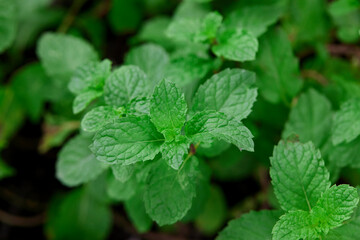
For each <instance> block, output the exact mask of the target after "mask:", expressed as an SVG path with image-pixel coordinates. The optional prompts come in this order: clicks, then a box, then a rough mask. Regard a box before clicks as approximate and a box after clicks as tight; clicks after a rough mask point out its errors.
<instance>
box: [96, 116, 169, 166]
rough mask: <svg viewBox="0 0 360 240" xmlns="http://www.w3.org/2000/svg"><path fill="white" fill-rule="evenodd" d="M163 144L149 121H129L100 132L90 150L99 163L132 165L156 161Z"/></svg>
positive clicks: (127, 119) (127, 118) (117, 123)
mask: <svg viewBox="0 0 360 240" xmlns="http://www.w3.org/2000/svg"><path fill="white" fill-rule="evenodd" d="M163 141H164V138H163V136H162V135H161V134H160V133H159V132H157V130H156V128H155V126H154V125H153V124H152V122H151V121H150V119H149V117H147V116H142V117H126V118H120V119H117V120H116V121H114V122H112V123H109V124H107V125H106V128H103V129H102V130H100V131H99V132H97V134H96V135H95V137H94V142H93V144H92V145H91V150H92V151H93V153H94V154H95V155H96V158H97V159H98V160H100V161H103V162H107V163H112V164H123V165H129V164H133V163H135V162H139V161H146V160H152V159H154V157H155V156H156V154H157V153H158V152H159V151H160V146H161V144H162V143H163Z"/></svg>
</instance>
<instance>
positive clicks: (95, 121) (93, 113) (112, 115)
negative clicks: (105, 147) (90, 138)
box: [81, 106, 121, 132]
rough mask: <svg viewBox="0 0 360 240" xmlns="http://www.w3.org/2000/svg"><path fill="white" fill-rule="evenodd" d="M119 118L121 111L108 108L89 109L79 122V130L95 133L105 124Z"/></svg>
mask: <svg viewBox="0 0 360 240" xmlns="http://www.w3.org/2000/svg"><path fill="white" fill-rule="evenodd" d="M120 117H121V111H120V112H119V111H117V110H116V109H114V108H113V107H110V106H99V107H96V108H93V109H91V110H90V111H89V112H88V113H86V114H85V116H84V117H83V119H82V120H81V128H82V129H83V130H84V131H86V132H97V131H99V130H100V129H101V128H102V127H103V126H105V125H106V124H107V123H110V122H113V121H114V120H115V119H117V118H120Z"/></svg>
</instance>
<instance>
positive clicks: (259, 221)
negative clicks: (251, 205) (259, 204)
mask: <svg viewBox="0 0 360 240" xmlns="http://www.w3.org/2000/svg"><path fill="white" fill-rule="evenodd" d="M281 214H282V211H275V210H262V211H259V212H254V211H251V212H250V213H246V214H244V215H242V216H241V217H239V218H237V219H234V220H232V221H230V222H229V223H228V225H227V226H226V227H225V228H224V230H222V231H221V232H220V233H219V236H218V237H217V238H216V240H247V239H251V240H265V239H266V240H271V239H272V236H271V231H272V228H273V227H274V225H275V223H276V221H277V220H278V219H279V217H280V215H281Z"/></svg>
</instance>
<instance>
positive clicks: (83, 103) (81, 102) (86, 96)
mask: <svg viewBox="0 0 360 240" xmlns="http://www.w3.org/2000/svg"><path fill="white" fill-rule="evenodd" d="M102 94H103V93H102V91H99V90H87V91H86V92H83V93H80V94H79V95H77V96H76V98H75V100H74V103H73V112H74V114H77V113H79V112H81V111H83V110H84V109H85V108H86V107H87V106H89V104H90V103H91V102H92V101H94V100H95V99H97V98H99V97H101V96H102Z"/></svg>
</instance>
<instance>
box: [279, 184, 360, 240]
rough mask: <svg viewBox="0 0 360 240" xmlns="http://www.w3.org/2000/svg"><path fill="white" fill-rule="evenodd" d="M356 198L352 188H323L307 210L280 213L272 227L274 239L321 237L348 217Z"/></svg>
mask: <svg viewBox="0 0 360 240" xmlns="http://www.w3.org/2000/svg"><path fill="white" fill-rule="evenodd" d="M358 202H359V197H358V194H357V190H356V189H355V188H353V187H350V186H348V185H339V186H333V187H331V188H330V189H328V190H327V191H325V192H324V194H323V195H322V196H321V198H320V199H319V201H318V202H317V205H316V206H315V207H314V208H313V209H312V210H311V211H310V212H307V211H302V210H298V211H291V212H288V213H286V214H285V215H283V216H282V217H280V220H279V221H278V222H277V223H276V224H275V226H274V228H273V234H274V239H279V240H281V239H284V240H285V239H286V240H288V239H289V240H291V239H293V240H298V239H318V238H320V239H321V236H323V235H326V234H327V233H328V232H329V230H331V229H333V228H336V227H339V226H341V225H342V224H343V222H344V221H346V220H347V219H349V218H350V216H351V214H352V212H353V210H354V208H355V207H356V205H357V203H358Z"/></svg>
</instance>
